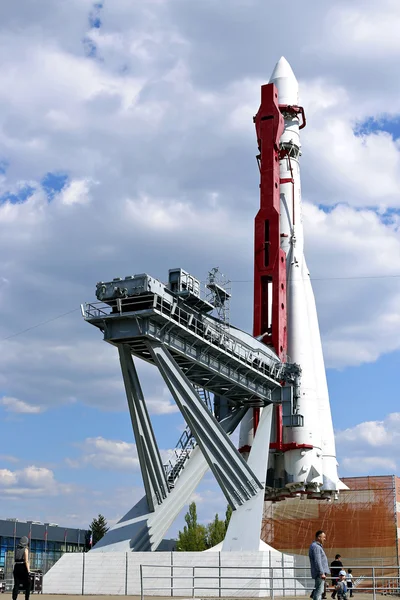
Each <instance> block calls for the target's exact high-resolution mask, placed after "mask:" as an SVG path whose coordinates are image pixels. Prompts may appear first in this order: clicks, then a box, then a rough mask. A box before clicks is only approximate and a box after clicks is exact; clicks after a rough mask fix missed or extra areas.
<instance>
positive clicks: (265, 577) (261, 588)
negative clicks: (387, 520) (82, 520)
mask: <svg viewBox="0 0 400 600" xmlns="http://www.w3.org/2000/svg"><path fill="white" fill-rule="evenodd" d="M296 558H297V557H294V556H289V555H285V554H282V553H281V552H278V551H276V550H268V551H264V552H218V551H214V552H111V553H110V552H96V553H91V552H90V553H87V554H64V555H63V556H62V557H61V558H60V560H59V561H58V562H57V563H56V564H55V565H54V566H53V567H52V568H51V569H50V571H49V572H48V573H46V575H45V576H44V580H43V592H44V593H45V594H97V595H99V594H107V595H108V594H113V595H129V596H131V595H140V592H141V585H142V583H143V591H144V595H145V596H172V595H173V596H183V597H185V598H191V597H206V596H217V597H218V596H221V597H226V596H229V597H233V596H237V597H246V598H249V597H254V598H258V597H263V596H268V597H269V596H271V595H272V596H304V595H305V594H306V593H308V592H306V591H305V586H304V585H303V583H304V580H303V579H301V576H303V575H306V573H305V572H304V571H298V570H297V568H296ZM301 558H302V559H303V558H304V557H301ZM307 575H308V573H307ZM296 577H300V580H298V579H296ZM271 587H272V589H271ZM307 587H309V586H307ZM220 589H221V591H220Z"/></svg>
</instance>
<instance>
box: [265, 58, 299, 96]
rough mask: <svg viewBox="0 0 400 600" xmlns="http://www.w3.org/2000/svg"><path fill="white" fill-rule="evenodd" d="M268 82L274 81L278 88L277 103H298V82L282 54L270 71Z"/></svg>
mask: <svg viewBox="0 0 400 600" xmlns="http://www.w3.org/2000/svg"><path fill="white" fill-rule="evenodd" d="M269 83H274V84H275V85H276V87H277V89H278V99H279V104H294V105H297V104H298V103H299V84H298V83H297V79H296V77H295V75H294V73H293V71H292V67H291V66H290V65H289V63H288V61H287V60H286V58H285V57H284V56H282V57H281V58H280V59H279V60H278V62H277V63H276V65H275V69H274V70H273V71H272V75H271V77H270V80H269Z"/></svg>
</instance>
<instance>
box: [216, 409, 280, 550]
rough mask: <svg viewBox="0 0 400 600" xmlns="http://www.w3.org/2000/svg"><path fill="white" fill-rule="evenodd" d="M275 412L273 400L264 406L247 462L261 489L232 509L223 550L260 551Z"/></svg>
mask: <svg viewBox="0 0 400 600" xmlns="http://www.w3.org/2000/svg"><path fill="white" fill-rule="evenodd" d="M272 414H273V405H272V404H270V405H269V406H266V407H265V408H263V409H262V414H261V419H260V422H259V424H258V428H257V431H256V434H255V436H254V441H253V445H252V447H251V451H250V454H249V458H248V465H249V467H250V468H251V469H252V471H253V472H254V474H255V475H256V476H257V478H258V479H259V480H260V481H261V484H262V490H260V491H259V492H258V493H257V494H256V495H255V496H253V498H251V499H250V500H249V501H248V502H246V503H245V504H244V505H243V506H239V507H238V509H237V510H235V511H233V513H232V516H231V520H230V522H229V526H228V530H227V532H226V535H225V539H224V542H223V545H222V551H223V552H227V551H228V552H257V551H258V550H259V549H260V535H261V522H262V516H263V507H264V487H265V481H266V477H267V463H268V454H269V444H270V439H271V425H272Z"/></svg>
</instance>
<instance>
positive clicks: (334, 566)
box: [331, 554, 343, 598]
mask: <svg viewBox="0 0 400 600" xmlns="http://www.w3.org/2000/svg"><path fill="white" fill-rule="evenodd" d="M341 558H342V557H341V556H340V554H336V556H335V560H333V561H332V562H331V577H332V585H333V593H332V594H331V598H336V584H337V582H338V579H339V573H340V571H341V570H342V569H343V563H342V561H341V560H340V559H341Z"/></svg>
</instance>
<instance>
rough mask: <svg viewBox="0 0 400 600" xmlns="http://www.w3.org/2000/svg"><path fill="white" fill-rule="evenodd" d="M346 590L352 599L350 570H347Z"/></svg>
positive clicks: (351, 573)
mask: <svg viewBox="0 0 400 600" xmlns="http://www.w3.org/2000/svg"><path fill="white" fill-rule="evenodd" d="M347 589H348V590H349V592H350V598H352V597H353V571H352V569H348V570H347Z"/></svg>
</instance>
